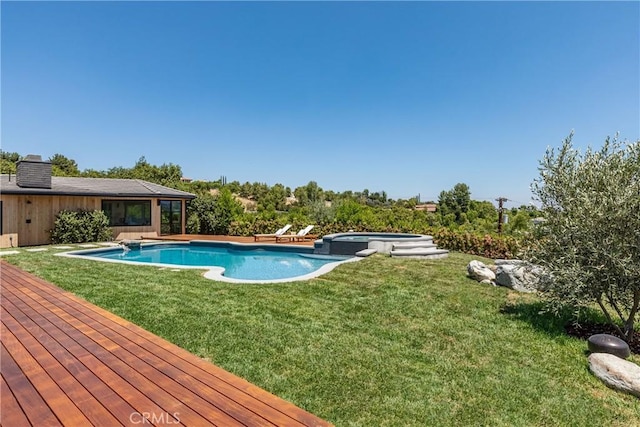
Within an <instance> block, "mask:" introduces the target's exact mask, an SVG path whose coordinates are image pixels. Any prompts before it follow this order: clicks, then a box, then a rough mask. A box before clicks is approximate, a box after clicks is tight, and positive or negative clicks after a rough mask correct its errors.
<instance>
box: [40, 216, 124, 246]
mask: <svg viewBox="0 0 640 427" xmlns="http://www.w3.org/2000/svg"><path fill="white" fill-rule="evenodd" d="M50 233H51V242H52V243H55V244H57V243H85V242H102V241H105V240H111V237H112V233H111V228H109V218H107V216H106V215H105V214H104V212H102V211H99V210H95V211H85V210H77V211H60V212H59V213H58V215H57V216H56V220H55V223H54V225H53V229H52V230H51V231H50Z"/></svg>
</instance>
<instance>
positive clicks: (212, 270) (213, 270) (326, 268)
mask: <svg viewBox="0 0 640 427" xmlns="http://www.w3.org/2000/svg"><path fill="white" fill-rule="evenodd" d="M192 243H193V244H195V245H212V246H219V247H233V248H240V249H241V250H256V249H273V248H278V251H279V252H295V253H298V254H300V255H302V256H308V257H314V255H317V256H324V255H323V254H315V253H314V250H313V248H311V247H309V248H304V247H300V246H297V245H283V244H270V243H261V244H256V243H239V242H212V241H209V240H190V241H187V242H175V241H161V242H149V243H143V244H142V245H141V247H149V246H160V245H180V246H187V245H191V244H192ZM301 249H302V250H301ZM121 250H123V248H122V247H120V246H115V247H108V248H91V249H81V250H74V251H67V252H59V253H56V254H54V256H61V257H66V258H77V259H84V260H89V261H101V262H110V263H118V264H129V265H142V266H149V267H158V268H162V269H180V270H182V269H185V270H206V271H205V272H204V274H203V277H205V278H206V279H209V280H215V281H219V282H225V283H237V284H275V283H287V282H299V281H304V280H310V279H314V278H316V277H319V276H321V275H323V274H326V273H328V272H330V271H332V270H333V269H334V268H336V267H337V266H338V265H340V264H343V263H347V262H355V261H360V260H361V259H362V258H359V257H355V256H354V257H351V258H347V259H343V260H336V261H335V262H330V263H327V264H325V265H323V266H321V267H320V268H319V269H317V270H315V271H312V272H311V273H307V274H304V275H302V276H294V277H287V278H282V279H265V280H261V279H258V280H249V279H235V278H232V277H226V276H224V272H225V269H224V268H223V267H219V266H215V265H212V266H193V265H179V264H162V263H153V262H139V261H128V260H116V259H108V258H98V257H93V256H87V255H83V254H95V253H104V252H116V251H121Z"/></svg>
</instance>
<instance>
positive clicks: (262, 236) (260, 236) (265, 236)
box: [253, 224, 291, 242]
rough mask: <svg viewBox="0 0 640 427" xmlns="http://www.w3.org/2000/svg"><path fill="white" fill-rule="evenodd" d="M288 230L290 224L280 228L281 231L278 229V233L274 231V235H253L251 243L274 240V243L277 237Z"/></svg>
mask: <svg viewBox="0 0 640 427" xmlns="http://www.w3.org/2000/svg"><path fill="white" fill-rule="evenodd" d="M290 228H291V224H287V225H285V226H284V227H282V228H281V229H279V230H278V231H276V232H275V233H270V234H254V235H253V241H254V242H257V241H258V240H260V239H276V241H277V239H278V237H280V236H282V235H283V234H284V233H286V232H287V231H289V229H290Z"/></svg>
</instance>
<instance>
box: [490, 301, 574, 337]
mask: <svg viewBox="0 0 640 427" xmlns="http://www.w3.org/2000/svg"><path fill="white" fill-rule="evenodd" d="M500 313H501V314H504V315H506V316H509V317H511V318H512V319H516V320H520V321H523V322H527V323H528V324H530V325H531V326H533V327H534V328H535V329H536V330H538V331H542V332H544V333H546V334H547V335H549V336H560V335H566V334H567V333H566V330H565V325H566V324H567V323H569V322H571V320H572V319H573V318H574V317H573V316H572V314H571V313H569V312H568V311H567V312H563V313H561V314H560V315H556V314H553V313H550V312H548V311H545V304H544V302H541V301H534V302H522V301H521V302H515V303H513V302H512V303H506V304H505V305H504V306H503V307H502V308H501V309H500Z"/></svg>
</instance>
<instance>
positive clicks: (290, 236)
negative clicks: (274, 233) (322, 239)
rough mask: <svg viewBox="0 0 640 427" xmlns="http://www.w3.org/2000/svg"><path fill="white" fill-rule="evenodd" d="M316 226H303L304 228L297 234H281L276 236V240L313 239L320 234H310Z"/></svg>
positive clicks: (300, 240)
mask: <svg viewBox="0 0 640 427" xmlns="http://www.w3.org/2000/svg"><path fill="white" fill-rule="evenodd" d="M313 227H315V226H314V225H307V226H306V227H305V228H303V229H302V230H300V231H298V233H297V234H283V235H280V236H278V237H276V242H280V241H283V240H287V241H290V242H292V241H298V242H304V241H305V240H307V239H309V240H313V239H316V238H317V237H318V236H316V235H315V234H309V232H310V231H311V229H312V228H313Z"/></svg>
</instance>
